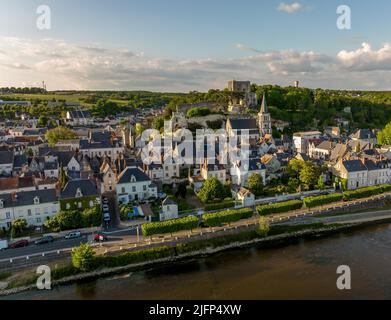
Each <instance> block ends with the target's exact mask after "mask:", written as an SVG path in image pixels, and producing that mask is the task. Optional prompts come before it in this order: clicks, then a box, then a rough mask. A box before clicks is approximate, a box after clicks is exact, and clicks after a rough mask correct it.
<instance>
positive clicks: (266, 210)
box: [257, 200, 303, 215]
mask: <svg viewBox="0 0 391 320" xmlns="http://www.w3.org/2000/svg"><path fill="white" fill-rule="evenodd" d="M302 207H303V201H301V200H291V201H286V202H281V203H276V204H268V205H263V206H258V207H257V212H258V214H259V215H267V214H272V213H283V212H288V211H292V210H298V209H301V208H302Z"/></svg>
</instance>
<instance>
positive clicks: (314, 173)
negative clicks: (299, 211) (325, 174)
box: [300, 161, 320, 190]
mask: <svg viewBox="0 0 391 320" xmlns="http://www.w3.org/2000/svg"><path fill="white" fill-rule="evenodd" d="M319 175H320V168H319V167H318V166H317V165H316V164H315V163H313V162H311V161H307V162H305V163H304V167H303V169H302V170H301V171H300V182H301V183H302V184H303V185H304V187H305V189H306V190H311V189H313V188H314V187H315V186H316V185H317V183H318V181H319Z"/></svg>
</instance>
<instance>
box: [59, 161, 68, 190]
mask: <svg viewBox="0 0 391 320" xmlns="http://www.w3.org/2000/svg"><path fill="white" fill-rule="evenodd" d="M58 182H59V183H60V186H61V188H64V187H65V185H66V184H67V182H68V178H67V175H66V173H65V170H64V167H63V166H62V164H61V166H60V172H59V174H58Z"/></svg>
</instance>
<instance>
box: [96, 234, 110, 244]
mask: <svg viewBox="0 0 391 320" xmlns="http://www.w3.org/2000/svg"><path fill="white" fill-rule="evenodd" d="M108 240H109V239H108V238H107V237H106V236H105V235H103V234H96V235H95V236H94V241H95V242H106V241H108Z"/></svg>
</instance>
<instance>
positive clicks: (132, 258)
mask: <svg viewBox="0 0 391 320" xmlns="http://www.w3.org/2000/svg"><path fill="white" fill-rule="evenodd" d="M174 255H175V249H174V248H173V247H167V246H163V247H158V248H152V249H145V250H139V251H130V252H126V253H123V254H120V255H118V256H100V257H97V258H95V261H94V263H95V268H102V267H106V268H116V267H121V266H126V265H129V264H132V263H140V262H144V261H151V260H157V259H163V258H168V257H172V256H174Z"/></svg>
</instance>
